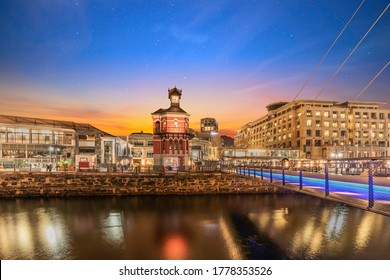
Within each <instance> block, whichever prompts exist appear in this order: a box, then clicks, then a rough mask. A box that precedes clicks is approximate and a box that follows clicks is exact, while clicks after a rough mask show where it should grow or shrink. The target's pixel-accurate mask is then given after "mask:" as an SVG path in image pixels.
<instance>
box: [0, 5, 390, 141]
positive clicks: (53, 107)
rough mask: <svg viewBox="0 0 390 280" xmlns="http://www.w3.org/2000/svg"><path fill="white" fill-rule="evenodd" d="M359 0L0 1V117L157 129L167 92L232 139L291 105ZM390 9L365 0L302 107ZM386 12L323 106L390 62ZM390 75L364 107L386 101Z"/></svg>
mask: <svg viewBox="0 0 390 280" xmlns="http://www.w3.org/2000/svg"><path fill="white" fill-rule="evenodd" d="M361 2H362V1H361V0H343V1H340V0H316V1H312V0H307V1H299V0H290V1H287V0H279V1H271V0H263V1H260V0H259V1H245V0H241V1H203V0H200V1H198V0H197V1H184V0H183V1H146V0H145V1H130V0H128V1H119V0H118V1H114V0H113V1H103V0H101V1H98V0H96V1H92V0H90V1H82V0H78V1H66V0H50V1H49V0H34V1H31V0H2V1H0V114H5V115H17V116H27V117H36V118H53V119H58V120H69V121H75V122H82V123H90V124H92V125H94V126H96V127H98V128H100V129H102V130H105V131H107V132H109V133H112V134H114V135H126V134H129V133H131V132H135V131H140V130H143V131H145V132H150V131H151V127H152V119H151V115H150V114H151V113H152V112H154V111H156V110H157V109H159V108H167V107H169V100H168V92H167V90H168V88H170V87H174V86H177V87H178V88H181V89H182V90H183V96H182V102H181V106H182V108H183V109H184V110H186V111H187V112H188V113H190V114H191V117H190V121H191V127H192V128H194V129H197V130H199V121H200V119H201V118H203V117H214V118H216V119H217V121H218V122H219V127H220V130H221V133H222V134H228V135H231V136H232V135H234V132H235V130H237V129H239V127H240V126H242V125H244V124H245V123H247V122H249V121H252V120H255V119H256V118H259V117H261V116H262V115H264V114H265V113H266V109H265V106H266V105H267V104H269V103H271V102H276V101H292V100H293V99H294V97H295V96H296V95H297V93H298V91H299V89H300V88H301V86H302V85H303V83H304V82H305V80H306V79H307V77H308V76H309V75H310V73H311V72H312V71H313V69H314V68H315V67H316V65H317V64H318V62H319V61H320V60H321V58H322V56H323V55H324V54H325V52H326V51H327V49H328V48H329V47H330V45H331V44H332V42H333V41H334V39H335V38H336V37H337V35H338V34H339V32H340V31H341V29H342V28H343V27H344V25H345V24H346V23H347V21H348V20H349V19H350V17H351V16H352V14H353V13H354V12H355V10H356V9H357V7H358V6H359V5H360V3H361ZM388 4H389V0H383V1H382V0H366V1H365V3H364V4H363V5H362V7H361V9H360V10H359V11H358V13H357V14H356V16H355V18H354V19H353V20H352V22H351V23H350V25H349V26H348V28H347V29H346V30H345V32H344V34H343V35H342V36H341V37H340V39H339V41H338V42H337V43H336V45H335V46H334V48H333V49H332V51H331V52H330V53H329V55H328V57H327V58H326V59H325V61H324V63H323V64H322V65H321V67H320V68H319V70H318V71H317V73H316V74H315V75H314V76H313V78H312V80H311V81H310V82H309V83H308V85H307V86H306V87H305V89H304V90H303V92H302V93H301V94H300V96H299V98H298V99H313V98H315V96H316V95H317V93H318V92H319V91H320V90H321V88H322V87H323V86H324V85H325V83H326V81H327V80H328V79H329V77H330V76H331V75H332V74H333V73H334V72H335V71H336V69H337V68H338V67H339V66H340V64H341V63H342V62H343V60H344V59H345V58H346V57H347V56H348V55H349V53H350V52H351V50H352V49H353V48H354V47H355V46H356V44H357V43H358V42H359V40H360V39H361V38H362V37H363V36H364V34H365V33H366V32H367V30H368V29H369V28H370V27H371V25H372V24H373V23H374V21H375V20H376V19H377V18H378V17H379V15H380V14H381V13H382V11H383V10H384V9H385V8H386V6H387V5H388ZM389 46H390V8H389V10H387V11H386V12H385V14H384V15H383V17H382V18H381V19H380V20H379V21H378V22H377V24H376V25H375V26H374V28H373V29H372V30H371V32H370V33H369V34H368V35H367V37H366V38H365V39H364V41H363V42H362V44H361V45H360V46H359V47H358V48H357V50H356V51H355V52H354V54H353V55H352V56H351V58H350V59H349V60H348V62H347V63H346V64H345V66H344V67H343V68H342V69H341V71H340V72H339V73H338V75H337V76H336V78H335V79H334V80H333V82H332V83H331V84H330V85H329V87H328V88H327V90H325V91H324V93H322V95H321V97H320V98H319V99H325V100H339V101H346V100H352V99H354V98H355V97H356V95H358V94H359V92H360V91H361V90H362V89H363V88H364V87H365V86H366V84H367V83H368V82H369V81H370V80H371V79H372V77H374V76H375V75H376V74H377V73H378V72H379V70H381V68H382V67H383V66H384V65H386V63H387V62H388V61H389V59H390V47H389ZM389 86H390V67H389V68H387V69H385V70H384V71H383V73H382V74H381V75H380V76H379V77H378V78H377V79H376V80H375V82H374V83H372V85H371V86H370V87H369V88H368V89H367V91H366V92H365V93H364V94H363V95H362V96H361V98H360V100H366V101H368V100H369V101H383V102H387V103H390V92H389V88H390V87H389ZM386 106H387V108H390V106H389V105H386Z"/></svg>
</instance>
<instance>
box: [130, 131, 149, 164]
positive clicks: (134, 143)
mask: <svg viewBox="0 0 390 280" xmlns="http://www.w3.org/2000/svg"><path fill="white" fill-rule="evenodd" d="M128 141H129V145H130V146H131V149H132V166H134V167H137V166H139V167H141V168H142V167H143V168H149V167H151V168H152V167H153V163H154V160H153V134H151V133H144V132H143V131H141V132H135V133H132V134H130V135H129V136H128Z"/></svg>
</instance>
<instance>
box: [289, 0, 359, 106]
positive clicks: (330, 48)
mask: <svg viewBox="0 0 390 280" xmlns="http://www.w3.org/2000/svg"><path fill="white" fill-rule="evenodd" d="M365 1H366V0H363V1H362V2H361V3H360V5H359V7H358V8H357V9H356V11H355V12H354V13H353V15H352V16H351V18H350V19H349V20H348V22H347V23H346V24H345V26H344V27H343V29H342V30H341V31H340V33H339V35H337V37H336V39H335V40H334V41H333V43H332V45H331V46H330V47H329V48H328V50H327V51H326V53H325V54H324V56H323V57H322V58H321V61H320V62H319V63H318V64H317V66H316V68H315V69H314V70H313V71H312V72H311V74H310V75H309V77H308V78H307V79H306V81H305V82H304V83H303V85H302V87H301V89H300V90H299V91H298V94H297V95H296V96H295V97H294V100H293V101H295V100H296V99H297V98H298V96H299V95H300V94H301V93H302V91H303V89H304V88H305V87H306V85H307V84H308V83H309V81H310V80H311V78H312V77H313V76H314V74H315V73H316V72H317V70H318V68H319V67H320V66H321V64H322V63H323V62H324V60H325V58H326V57H327V56H328V54H329V52H330V51H331V50H332V48H333V46H334V45H335V44H336V43H337V41H338V40H339V38H340V37H341V35H342V34H343V33H344V31H345V29H346V28H347V27H348V25H349V23H350V22H351V21H352V19H353V18H354V17H355V15H356V14H357V12H358V11H359V9H360V7H361V6H362V5H363V4H364V2H365Z"/></svg>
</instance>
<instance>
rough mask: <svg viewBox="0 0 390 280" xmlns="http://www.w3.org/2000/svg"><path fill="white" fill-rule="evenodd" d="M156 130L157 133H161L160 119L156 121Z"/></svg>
mask: <svg viewBox="0 0 390 280" xmlns="http://www.w3.org/2000/svg"><path fill="white" fill-rule="evenodd" d="M154 131H155V133H160V121H156V125H155V127H154Z"/></svg>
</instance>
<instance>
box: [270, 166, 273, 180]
mask: <svg viewBox="0 0 390 280" xmlns="http://www.w3.org/2000/svg"><path fill="white" fill-rule="evenodd" d="M269 181H270V183H272V181H273V180H272V166H270V168H269Z"/></svg>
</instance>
